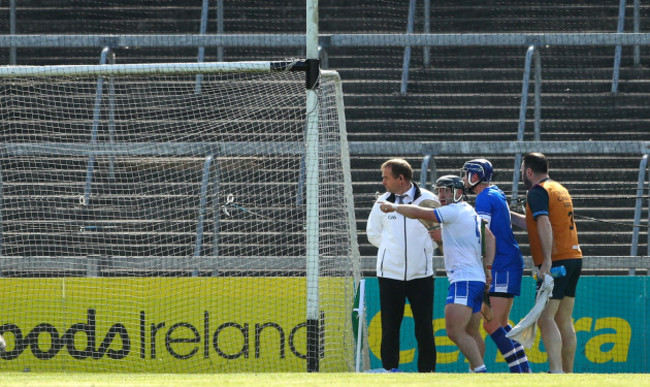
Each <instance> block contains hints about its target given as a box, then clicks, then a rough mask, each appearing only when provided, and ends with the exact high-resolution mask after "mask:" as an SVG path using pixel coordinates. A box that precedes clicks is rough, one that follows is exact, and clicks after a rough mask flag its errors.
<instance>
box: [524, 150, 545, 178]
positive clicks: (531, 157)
mask: <svg viewBox="0 0 650 387" xmlns="http://www.w3.org/2000/svg"><path fill="white" fill-rule="evenodd" d="M526 168H530V169H531V170H532V171H533V172H534V173H548V160H547V159H546V156H544V155H543V154H541V153H539V152H533V153H529V154H527V155H526V156H524V169H526Z"/></svg>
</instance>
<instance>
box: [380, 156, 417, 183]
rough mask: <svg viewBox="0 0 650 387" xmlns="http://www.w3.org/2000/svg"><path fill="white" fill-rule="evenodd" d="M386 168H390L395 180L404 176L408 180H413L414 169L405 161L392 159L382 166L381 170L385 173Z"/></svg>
mask: <svg viewBox="0 0 650 387" xmlns="http://www.w3.org/2000/svg"><path fill="white" fill-rule="evenodd" d="M386 167H390V171H391V173H392V174H393V177H395V178H397V177H399V175H402V176H404V179H406V180H409V181H410V180H413V168H411V164H409V163H408V162H407V161H406V160H404V159H398V158H395V159H390V160H388V161H386V162H385V163H383V164H382V165H381V170H382V171H383V170H384V168H386Z"/></svg>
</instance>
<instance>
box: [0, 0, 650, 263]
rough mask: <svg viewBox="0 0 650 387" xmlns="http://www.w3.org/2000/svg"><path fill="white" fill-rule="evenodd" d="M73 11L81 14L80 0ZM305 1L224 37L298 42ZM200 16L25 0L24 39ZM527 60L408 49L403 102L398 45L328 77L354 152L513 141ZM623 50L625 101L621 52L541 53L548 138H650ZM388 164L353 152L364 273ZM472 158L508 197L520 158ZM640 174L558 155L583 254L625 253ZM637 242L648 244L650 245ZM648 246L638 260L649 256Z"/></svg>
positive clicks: (600, 13)
mask: <svg viewBox="0 0 650 387" xmlns="http://www.w3.org/2000/svg"><path fill="white" fill-rule="evenodd" d="M64 3H65V4H67V5H69V6H75V4H76V3H77V2H74V1H67V2H64ZM140 3H141V4H140ZM303 3H304V2H302V1H297V0H294V1H289V0H286V1H282V2H269V5H268V7H267V8H264V9H259V8H254V7H252V6H251V5H250V4H249V3H248V2H247V1H246V0H241V1H238V2H237V9H230V8H228V9H226V12H225V16H226V26H225V31H226V32H228V33H250V32H257V33H262V32H269V33H279V32H282V33H301V32H302V31H303V26H304V5H303ZM402 3H404V4H403V5H402V6H401V7H396V8H393V9H382V2H378V1H371V0H359V1H354V2H350V1H344V0H332V1H329V2H323V1H322V2H321V4H320V18H321V25H320V31H321V33H322V34H331V33H381V32H390V33H401V32H404V31H405V29H406V15H407V5H406V3H407V2H402ZM434 3H435V4H433V5H432V15H431V26H432V27H431V29H432V32H436V33H477V32H490V33H495V32H503V33H519V32H521V33H523V32H527V33H531V32H615V31H616V25H617V14H618V2H613V1H594V2H589V4H588V5H587V4H582V3H581V4H575V2H571V1H553V2H543V1H535V2H531V1H516V0H512V1H499V2H496V1H488V2H486V1H479V0H472V1H464V2H458V1H454V0H446V1H441V2H434ZM58 4H60V3H58ZM271 4H273V5H271ZM420 7H421V4H420V5H418V11H419V12H420V14H421V9H420ZM649 14H650V6H649V5H648V4H644V5H643V6H642V18H643V17H645V18H646V19H647V16H649ZM199 18H200V6H197V5H196V2H192V1H184V2H180V1H177V2H174V6H169V7H160V6H155V5H151V2H147V1H138V0H133V1H130V2H128V5H127V3H126V2H124V5H122V6H111V7H102V6H100V5H93V6H92V7H86V8H84V7H75V10H74V12H70V11H69V10H65V9H63V7H62V6H52V5H44V3H43V2H40V1H35V0H30V1H22V2H20V6H19V9H18V20H19V23H18V25H17V33H20V34H141V33H147V34H150V33H177V34H190V33H192V34H193V33H198V31H199ZM212 18H214V17H213V16H212ZM0 20H8V9H7V6H6V4H2V7H1V8H0ZM422 28H423V27H422V19H421V17H420V18H418V19H417V20H416V25H415V30H416V31H417V32H421V31H422ZM213 31H215V26H214V22H213V20H211V21H210V23H209V32H213ZM99 51H100V49H99V48H98V49H89V48H83V49H63V48H62V49H47V50H44V49H42V48H21V49H19V50H18V63H19V64H59V63H70V64H73V63H74V64H87V63H97V61H98V58H99ZM215 52H216V50H215V49H209V50H206V60H214V58H215V55H216V54H215ZM525 52H526V47H444V48H434V49H431V62H430V66H429V67H428V68H425V67H424V66H423V50H422V48H413V51H412V58H411V61H410V64H411V68H410V74H409V83H408V93H407V94H405V95H402V94H400V93H399V90H400V79H401V75H402V59H403V53H404V50H403V49H402V48H395V47H392V48H384V47H372V48H358V47H355V48H331V49H329V50H328V52H327V54H328V66H329V68H332V69H336V70H338V71H339V72H340V74H341V76H342V78H343V81H344V92H345V104H346V118H347V129H348V133H349V140H350V141H359V142H363V141H378V140H385V141H473V142H483V141H514V140H516V139H517V125H518V117H519V105H520V102H521V101H520V99H521V88H522V77H523V70H524V69H523V66H524V57H525ZM116 53H117V57H118V63H134V62H145V61H155V62H163V61H174V62H187V61H196V56H197V53H196V49H186V48H164V47H161V48H137V47H133V48H129V49H119V50H116ZM623 53H624V55H623V62H622V66H623V68H622V72H621V75H620V78H621V84H620V87H619V93H618V94H616V95H613V94H612V93H611V92H610V89H611V79H612V65H613V62H614V49H613V48H612V47H589V48H585V47H581V48H579V49H578V48H576V47H548V48H543V49H542V50H541V55H542V65H543V70H542V77H543V83H542V93H543V94H542V129H541V139H542V140H549V141H566V142H570V141H590V140H594V141H596V140H597V141H607V140H609V139H613V138H615V139H617V140H630V141H649V140H650V136H648V129H647V128H648V123H649V122H650V106H648V103H647V101H649V100H650V87H649V86H650V69H648V67H645V66H640V67H634V65H633V63H632V55H631V53H632V48H624V50H623ZM302 55H304V52H301V50H296V49H281V50H277V49H273V48H261V49H258V48H250V47H241V48H236V49H235V48H231V49H227V50H226V51H225V60H241V59H249V60H250V59H284V58H287V57H299V56H302ZM648 55H649V54H648V52H647V50H642V61H641V62H642V64H643V63H644V62H645V63H647V62H648V59H650V57H648ZM8 57H9V54H8V50H6V49H5V50H2V52H0V61H1V62H2V63H8ZM531 90H532V89H531ZM531 105H532V104H531V103H529V107H528V115H527V117H528V121H527V131H526V134H525V139H526V140H532V139H533V137H532V136H533V133H532V107H531ZM389 156H401V155H370V156H368V155H366V156H359V155H352V160H351V162H352V168H353V176H352V178H353V182H354V187H353V188H354V194H355V204H356V215H357V224H358V230H359V235H360V238H359V239H360V241H359V242H360V245H361V255H362V256H363V261H364V264H363V267H364V268H365V269H368V268H372V267H373V262H374V254H375V249H374V248H373V247H372V246H370V245H369V244H368V242H367V240H366V238H365V232H364V231H365V223H366V218H367V216H368V212H369V209H370V207H371V205H372V203H373V201H374V193H375V192H376V191H381V189H382V188H383V187H382V186H381V184H380V183H381V178H380V173H379V170H378V168H379V166H380V164H381V162H382V161H383V160H384V159H386V158H387V157H389ZM476 156H483V157H488V158H490V159H491V160H492V161H493V162H494V164H495V169H496V171H497V172H496V178H495V181H496V183H497V184H499V185H500V186H501V187H502V188H503V189H504V190H505V191H507V192H509V191H510V189H511V187H510V185H511V184H512V182H511V180H512V170H513V165H514V164H513V163H514V157H513V156H514V155H513V156H504V155H491V154H490V149H489V148H486V149H485V153H484V154H482V155H476ZM463 157H464V156H458V155H454V156H444V157H439V158H437V159H436V162H437V168H438V170H439V173H440V174H443V173H454V172H457V171H458V169H459V167H460V166H461V165H462V162H463V161H464V160H463ZM409 161H410V162H411V163H412V164H413V166H414V167H416V168H418V169H419V167H420V162H421V159H417V158H409ZM82 164H83V163H82ZM638 167H639V156H638V155H624V156H620V155H617V156H616V157H607V156H602V155H590V156H588V157H584V156H572V157H569V156H566V155H562V156H557V157H552V158H551V168H552V173H551V176H552V177H553V178H555V179H556V180H558V181H560V182H562V183H564V184H565V185H566V186H567V187H568V188H569V189H570V190H571V191H572V193H573V195H574V201H575V205H576V215H578V214H579V215H581V216H582V218H577V219H576V220H577V222H578V228H579V233H580V238H581V244H582V246H583V251H584V253H585V254H586V255H599V256H604V255H615V256H623V255H628V254H629V246H630V241H631V233H632V225H631V221H632V220H633V210H634V199H633V195H634V192H635V191H634V190H635V188H636V180H637V175H638ZM83 168H84V166H83V165H79V166H78V168H77V169H78V171H77V172H79V173H82V174H83ZM3 172H4V171H3ZM417 178H419V170H418V173H417V174H416V179H417ZM520 192H521V191H520ZM589 218H594V219H596V220H592V219H589ZM607 222H614V223H616V224H612V223H607ZM517 236H518V239H519V240H520V243H521V244H522V246H523V249H524V253H526V254H527V252H528V250H527V242H526V238H525V235H524V234H523V233H521V232H518V233H517ZM186 237H187V236H186ZM44 238H45V240H48V239H47V237H44ZM180 239H182V238H181V237H179V240H180ZM48 243H49V242H48ZM52 243H54V242H52ZM642 243H643V244H644V246H643V247H645V243H647V242H646V241H645V238H643V239H642ZM640 247H641V246H640ZM643 247H641V248H640V251H644V249H643ZM369 273H370V272H368V273H367V274H369Z"/></svg>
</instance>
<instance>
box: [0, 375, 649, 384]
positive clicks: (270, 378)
mask: <svg viewBox="0 0 650 387" xmlns="http://www.w3.org/2000/svg"><path fill="white" fill-rule="evenodd" d="M1 375H2V376H1V380H0V385H2V386H21V387H23V386H98V387H99V386H199V387H200V386H206V387H207V386H264V387H269V386H328V387H329V386H370V385H372V386H396V385H397V386H400V385H404V386H427V387H430V386H432V385H442V386H463V387H473V386H476V387H479V386H480V387H484V386H499V387H507V386H531V385H535V386H543V387H551V386H572V387H573V386H590V387H595V386H627V387H630V386H634V387H640V386H650V376H648V374H570V375H548V374H539V373H538V374H529V375H513V374H496V373H495V374H457V373H455V374H450V373H435V374H417V373H395V374H364V373H359V374H355V373H259V374H250V373H241V374H194V375H186V374H110V373H19V372H6V373H2V374H1Z"/></svg>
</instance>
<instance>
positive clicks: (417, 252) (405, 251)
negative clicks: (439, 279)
mask: <svg viewBox="0 0 650 387" xmlns="http://www.w3.org/2000/svg"><path fill="white" fill-rule="evenodd" d="M407 194H408V195H409V196H410V198H409V197H406V198H405V199H404V204H416V205H417V204H419V203H420V202H421V201H422V200H424V199H433V200H435V201H438V197H437V196H436V195H434V194H433V192H431V191H428V190H426V189H420V188H419V187H418V186H417V184H415V183H413V186H412V187H411V189H410V190H409V191H408V192H407ZM383 201H388V202H393V203H394V202H395V194H392V193H390V192H386V193H385V194H383V195H382V196H380V197H379V198H378V199H377V202H376V203H375V204H374V206H373V207H372V210H371V211H370V216H368V223H367V225H366V235H367V236H368V241H369V242H370V243H372V244H373V245H374V246H375V247H377V248H378V249H379V250H378V251H377V277H382V278H390V279H396V280H401V281H409V280H413V279H418V278H424V277H429V276H431V275H433V250H434V244H433V241H432V240H431V237H430V236H429V232H428V231H427V229H426V228H425V227H424V225H422V223H420V221H419V220H417V219H408V218H406V217H404V216H403V215H400V214H398V213H397V212H391V213H388V214H385V213H384V212H382V211H381V210H380V209H379V204H378V202H383Z"/></svg>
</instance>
